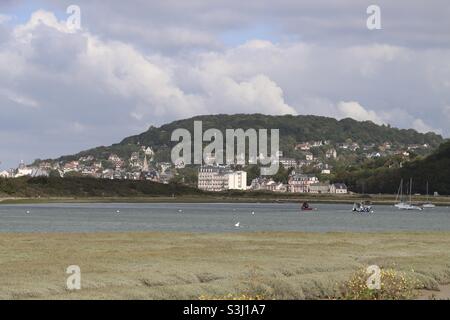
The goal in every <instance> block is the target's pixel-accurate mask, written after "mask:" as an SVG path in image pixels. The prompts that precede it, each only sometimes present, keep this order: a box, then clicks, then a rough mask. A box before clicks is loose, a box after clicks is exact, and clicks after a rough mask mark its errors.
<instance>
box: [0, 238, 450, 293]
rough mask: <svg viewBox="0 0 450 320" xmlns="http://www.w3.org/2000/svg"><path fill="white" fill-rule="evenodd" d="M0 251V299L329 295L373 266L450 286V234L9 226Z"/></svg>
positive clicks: (431, 284)
mask: <svg viewBox="0 0 450 320" xmlns="http://www.w3.org/2000/svg"><path fill="white" fill-rule="evenodd" d="M0 248H1V250H0V299H79V298H81V299H114V298H120V299H197V298H199V297H200V296H202V295H206V296H208V297H218V296H223V295H226V294H229V293H231V294H236V295H239V294H242V293H247V294H251V295H257V294H261V295H263V296H264V297H265V298H270V299H316V298H330V297H339V286H338V283H341V282H342V281H345V280H346V279H348V278H349V276H350V275H351V274H352V273H353V272H354V271H355V270H357V269H359V268H361V267H365V266H368V265H372V264H377V265H379V266H381V267H384V268H393V269H395V270H399V271H404V272H405V273H406V274H408V275H410V276H413V277H414V278H415V279H418V280H419V281H420V283H421V284H422V285H423V286H425V287H426V288H428V289H437V288H438V287H439V285H442V284H446V283H450V251H449V250H448V249H449V248H450V233H397V234H392V233H386V234H380V233H377V234H375V233H373V234H364V233H286V232H284V233H265V232H261V233H234V234H186V233H157V232H153V233H88V234H5V233H3V234H0ZM69 265H79V266H80V268H81V273H82V289H81V290H80V291H68V290H66V279H67V277H68V275H67V274H66V273H65V271H66V268H67V267H68V266H69ZM422 296H423V292H422Z"/></svg>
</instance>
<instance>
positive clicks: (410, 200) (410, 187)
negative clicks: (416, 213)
mask: <svg viewBox="0 0 450 320" xmlns="http://www.w3.org/2000/svg"><path fill="white" fill-rule="evenodd" d="M411 203H412V178H410V180H409V204H411Z"/></svg>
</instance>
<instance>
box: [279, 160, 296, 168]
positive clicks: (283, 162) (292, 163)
mask: <svg viewBox="0 0 450 320" xmlns="http://www.w3.org/2000/svg"><path fill="white" fill-rule="evenodd" d="M279 163H280V164H281V165H282V166H283V167H284V168H285V169H288V168H296V167H297V160H295V159H293V158H280V159H279Z"/></svg>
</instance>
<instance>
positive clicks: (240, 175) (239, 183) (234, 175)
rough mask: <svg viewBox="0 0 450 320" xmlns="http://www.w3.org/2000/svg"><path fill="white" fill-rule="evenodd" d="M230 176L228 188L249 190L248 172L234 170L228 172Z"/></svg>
mask: <svg viewBox="0 0 450 320" xmlns="http://www.w3.org/2000/svg"><path fill="white" fill-rule="evenodd" d="M226 176H227V177H228V186H226V188H227V189H228V190H247V172H245V171H234V172H229V173H227V174H226Z"/></svg>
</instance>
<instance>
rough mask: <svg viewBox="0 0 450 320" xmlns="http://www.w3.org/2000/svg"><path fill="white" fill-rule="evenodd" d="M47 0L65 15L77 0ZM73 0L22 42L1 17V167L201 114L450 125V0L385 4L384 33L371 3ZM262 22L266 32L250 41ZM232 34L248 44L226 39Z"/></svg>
mask: <svg viewBox="0 0 450 320" xmlns="http://www.w3.org/2000/svg"><path fill="white" fill-rule="evenodd" d="M18 3H22V4H23V3H24V2H23V1H22V2H20V1H8V3H7V4H5V3H3V2H2V4H0V9H1V10H6V9H8V10H11V8H14V6H17V5H18ZM43 3H44V4H45V5H44V7H45V9H47V10H54V11H55V12H58V13H59V16H58V18H59V20H61V19H62V18H64V15H62V16H61V12H65V7H66V6H67V5H69V4H72V1H66V0H62V1H52V0H45V1H43ZM78 3H79V5H80V6H81V8H82V19H83V21H82V23H83V25H82V26H83V28H84V29H83V31H81V32H78V33H75V34H69V33H65V32H62V31H61V30H58V29H57V28H54V27H52V26H48V25H45V24H43V25H42V24H41V25H39V26H35V27H33V28H32V30H31V31H30V32H32V33H33V37H32V38H31V39H30V40H29V41H24V40H25V39H26V38H23V39H18V38H17V34H16V33H17V32H15V31H14V30H13V28H14V26H11V25H9V24H8V25H1V24H0V41H1V42H0V112H1V117H0V138H1V139H0V150H1V154H0V161H3V163H6V164H7V166H9V165H14V164H16V162H17V161H19V160H20V159H24V160H27V161H30V160H33V159H34V158H35V157H41V158H45V157H53V156H58V155H61V154H67V153H73V152H76V151H79V150H81V149H85V148H88V147H93V146H97V145H106V144H110V143H114V142H117V141H119V140H121V138H123V137H125V136H128V135H131V134H136V133H138V132H140V131H143V130H145V129H146V128H148V126H149V125H150V124H156V125H158V124H161V123H164V122H167V121H171V120H174V119H179V118H182V117H186V116H190V115H195V114H199V113H224V112H227V113H233V112H242V111H247V112H265V113H272V114H280V113H286V112H288V113H311V114H319V115H328V116H335V117H343V116H348V115H351V113H352V112H353V113H354V114H355V117H366V118H372V119H375V120H377V121H382V122H389V123H391V124H393V125H396V126H400V127H415V128H417V129H419V130H427V129H429V128H432V129H434V130H442V133H443V134H444V135H446V136H449V135H450V129H449V128H448V125H447V123H448V119H449V118H448V114H449V110H450V109H449V108H450V90H449V89H450V60H449V59H450V58H449V57H450V49H449V36H448V30H450V28H449V25H448V23H449V22H448V21H449V20H450V19H447V18H446V17H449V16H450V14H447V13H448V8H449V5H448V4H447V2H444V1H436V2H434V3H433V6H432V7H424V6H423V5H422V4H421V2H419V1H407V2H406V1H398V2H397V1H396V2H395V3H393V2H392V1H379V4H380V6H381V7H382V10H383V11H382V19H383V30H381V31H380V32H378V31H376V32H369V31H368V30H367V29H366V28H365V18H366V15H365V8H366V7H367V5H368V4H369V2H366V1H342V2H339V3H338V2H332V4H330V2H329V1H322V0H320V1H314V2H312V1H310V2H307V1H294V0H292V1H288V0H284V1H280V2H277V4H276V5H274V2H269V1H245V2H244V1H239V2H238V1H214V2H213V1H183V2H180V1H164V2H161V1H158V2H156V1H133V2H132V4H130V2H125V1H108V2H103V1H95V2H93V1H78ZM6 6H8V8H7V7H6ZM46 6H48V7H46ZM261 25H262V26H264V27H265V29H267V30H269V31H270V30H272V31H273V32H271V34H270V36H271V37H273V39H271V40H272V41H248V42H245V41H247V40H254V36H252V35H251V34H249V35H245V33H246V32H247V31H248V30H250V29H252V28H258V27H259V26H261ZM225 33H228V34H232V35H233V36H236V37H238V38H239V36H240V35H242V38H239V39H237V42H239V43H242V44H241V45H230V44H225V43H223V34H225ZM244 42H245V43H244ZM356 112H357V114H356ZM26 146H27V147H26Z"/></svg>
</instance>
